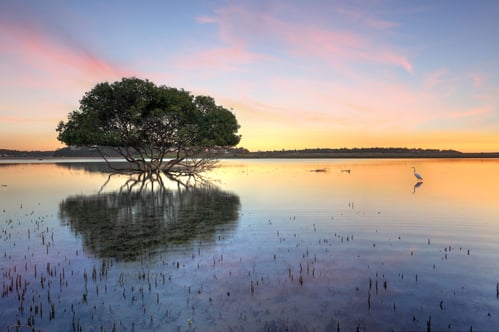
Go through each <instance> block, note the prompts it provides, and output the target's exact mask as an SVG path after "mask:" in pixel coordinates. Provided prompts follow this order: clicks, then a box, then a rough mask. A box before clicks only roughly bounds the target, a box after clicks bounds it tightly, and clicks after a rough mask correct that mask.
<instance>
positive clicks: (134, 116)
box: [56, 78, 240, 161]
mask: <svg viewBox="0 0 499 332" xmlns="http://www.w3.org/2000/svg"><path fill="white" fill-rule="evenodd" d="M238 129H239V124H238V122H237V119H236V117H235V116H234V114H232V113H231V112H230V111H229V110H227V109H226V108H224V107H222V106H219V105H216V103H215V100H214V99H213V98H211V97H207V96H197V97H195V96H193V95H191V94H190V93H189V92H187V91H184V90H179V89H176V88H171V87H166V86H156V85H155V84H154V83H152V82H150V81H148V80H141V79H138V78H123V79H122V80H121V81H116V82H113V83H108V82H104V83H99V84H97V85H96V86H95V87H94V88H93V89H92V90H90V91H89V92H87V93H85V95H84V96H83V98H82V99H81V101H80V107H79V109H78V110H75V111H73V112H71V113H70V114H69V115H68V120H67V122H63V121H61V122H59V124H58V126H57V128H56V130H57V132H58V139H59V140H60V141H61V142H63V143H65V144H67V145H75V146H110V147H114V148H117V149H119V151H126V153H125V152H124V153H123V154H124V155H125V156H126V157H127V159H129V161H131V160H132V159H133V158H132V157H131V156H132V153H131V152H130V151H133V153H135V154H139V155H140V156H141V157H142V159H144V158H156V159H157V158H160V159H162V158H163V157H164V156H165V155H166V154H167V153H173V152H174V153H176V155H177V159H181V158H184V157H186V156H189V157H191V156H193V155H195V154H198V153H200V152H202V151H204V150H206V149H207V148H212V147H230V146H235V145H237V144H238V143H239V140H240V135H238V134H237V131H238ZM122 149H123V150H122Z"/></svg>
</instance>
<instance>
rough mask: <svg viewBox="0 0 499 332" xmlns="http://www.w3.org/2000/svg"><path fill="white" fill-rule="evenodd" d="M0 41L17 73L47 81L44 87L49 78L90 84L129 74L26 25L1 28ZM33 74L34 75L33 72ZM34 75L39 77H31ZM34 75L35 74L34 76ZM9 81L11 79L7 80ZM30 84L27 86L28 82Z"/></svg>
mask: <svg viewBox="0 0 499 332" xmlns="http://www.w3.org/2000/svg"><path fill="white" fill-rule="evenodd" d="M0 30H1V31H2V32H1V33H0V38H2V39H3V40H7V41H8V42H7V43H2V44H1V45H0V54H7V55H9V56H10V58H11V59H12V64H11V65H15V66H17V67H18V71H19V72H26V73H28V72H30V74H29V76H31V79H35V78H36V79H42V78H43V77H44V78H45V79H46V80H45V82H43V83H41V84H42V85H45V87H47V83H48V82H50V79H49V78H54V80H59V81H65V83H64V84H67V80H68V79H70V80H71V81H73V80H75V79H76V80H78V79H80V80H81V79H82V78H86V79H84V80H87V79H91V80H92V81H94V82H95V81H96V80H102V79H109V78H121V77H123V76H129V75H130V74H131V73H130V72H129V71H126V70H124V69H122V68H120V67H118V66H115V65H113V64H111V63H110V62H107V61H105V60H102V59H100V58H99V57H97V56H95V55H93V54H91V53H90V52H84V51H81V50H77V49H74V48H72V47H70V46H68V45H67V44H61V43H59V42H57V41H56V40H54V39H53V38H50V37H48V36H46V35H44V34H43V32H39V31H37V30H36V29H34V28H32V27H30V26H29V25H20V24H8V23H6V22H4V23H3V24H1V25H0ZM33 70H34V71H33ZM34 73H37V74H38V77H33V75H34ZM35 75H36V74H35ZM9 79H11V78H9ZM27 83H28V84H29V82H27Z"/></svg>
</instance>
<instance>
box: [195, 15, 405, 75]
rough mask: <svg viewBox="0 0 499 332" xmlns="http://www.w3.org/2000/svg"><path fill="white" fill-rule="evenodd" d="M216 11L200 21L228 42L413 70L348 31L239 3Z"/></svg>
mask: <svg viewBox="0 0 499 332" xmlns="http://www.w3.org/2000/svg"><path fill="white" fill-rule="evenodd" d="M216 14H217V16H216V18H210V19H209V20H208V19H204V20H203V22H209V23H217V24H218V26H219V31H220V37H221V38H222V40H223V41H224V42H225V43H226V44H228V45H238V46H239V45H245V46H247V48H252V47H259V48H262V47H263V48H270V49H272V48H273V49H275V48H279V49H281V50H282V52H284V53H288V52H291V53H292V54H294V55H295V56H300V57H302V58H311V57H312V58H319V59H321V60H322V61H325V62H326V63H329V64H330V65H333V66H337V65H343V64H344V63H349V62H359V61H367V62H370V63H382V64H387V65H392V66H396V67H400V68H403V69H404V70H406V71H407V72H412V70H413V65H412V64H411V62H410V61H409V60H408V58H407V57H406V56H405V55H403V54H400V53H398V52H396V51H395V50H393V49H392V48H391V47H389V46H379V45H378V44H379V43H377V42H375V41H373V40H371V39H370V38H368V37H367V36H366V35H361V34H359V33H355V32H352V31H340V30H333V29H328V28H324V27H321V26H319V25H318V24H314V23H310V22H307V23H296V22H293V21H290V20H283V19H279V18H277V17H276V16H275V15H272V14H271V13H270V12H266V11H254V10H252V9H251V8H246V7H242V6H228V7H224V8H221V9H219V10H217V11H216ZM378 24H379V25H382V23H380V22H378ZM311 60H312V61H313V59H311Z"/></svg>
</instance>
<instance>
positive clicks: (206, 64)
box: [177, 47, 260, 71]
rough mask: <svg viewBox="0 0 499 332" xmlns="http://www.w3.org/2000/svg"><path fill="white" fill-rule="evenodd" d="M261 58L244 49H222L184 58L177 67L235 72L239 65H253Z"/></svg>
mask: <svg viewBox="0 0 499 332" xmlns="http://www.w3.org/2000/svg"><path fill="white" fill-rule="evenodd" d="M258 58H260V56H259V55H258V54H256V53H252V52H248V51H247V50H246V49H244V48H243V47H221V48H216V49H211V50H207V51H202V52H199V53H197V54H195V55H193V56H188V57H182V59H180V60H178V62H177V66H178V67H179V68H181V69H190V70H199V69H205V68H208V69H209V70H214V69H216V70H219V71H234V70H236V69H237V68H238V66H239V65H246V64H250V63H253V62H254V61H255V60H256V59H258Z"/></svg>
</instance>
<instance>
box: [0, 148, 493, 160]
mask: <svg viewBox="0 0 499 332" xmlns="http://www.w3.org/2000/svg"><path fill="white" fill-rule="evenodd" d="M106 155H107V156H108V157H110V158H116V157H118V158H119V157H120V156H119V155H118V154H116V153H112V151H111V150H108V153H106ZM210 156H214V157H215V158H217V159H427V158H440V159H466V158H475V159H489V158H499V152H459V151H455V150H436V149H408V148H354V149H346V148H342V149H327V148H325V149H303V150H281V151H257V152H249V151H247V150H246V149H244V148H234V149H228V150H220V151H216V152H215V153H213V154H211V155H210ZM78 158H80V159H81V158H87V159H96V160H101V159H102V157H101V156H100V155H99V154H98V153H97V152H96V151H95V149H91V148H63V149H58V150H55V151H17V150H6V149H0V160H16V159H17V160H27V159H39V160H50V159H67V160H71V159H78Z"/></svg>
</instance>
